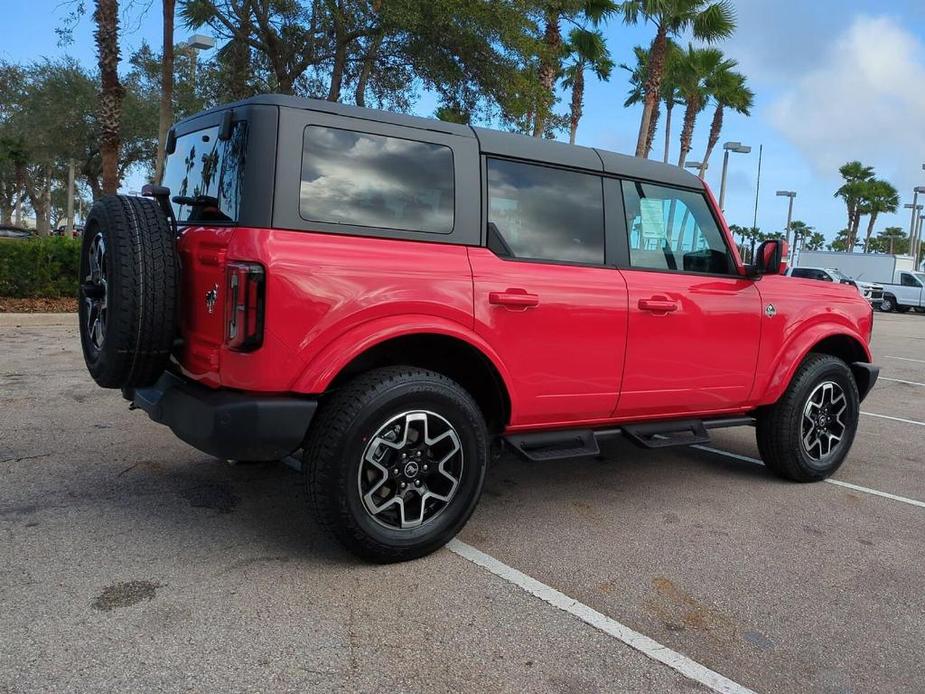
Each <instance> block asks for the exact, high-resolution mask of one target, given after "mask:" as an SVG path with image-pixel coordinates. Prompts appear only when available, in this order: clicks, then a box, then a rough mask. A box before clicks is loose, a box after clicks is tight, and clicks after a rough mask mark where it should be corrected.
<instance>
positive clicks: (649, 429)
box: [623, 419, 710, 448]
mask: <svg viewBox="0 0 925 694" xmlns="http://www.w3.org/2000/svg"><path fill="white" fill-rule="evenodd" d="M623 433H624V434H625V435H626V436H628V437H629V439H630V440H631V441H632V442H633V443H635V444H636V445H638V446H642V447H643V448H667V447H669V446H690V445H692V444H695V443H710V435H709V434H708V433H707V430H706V427H704V425H703V422H702V421H701V420H699V419H683V420H678V421H674V422H648V423H645V424H627V425H625V426H624V427H623Z"/></svg>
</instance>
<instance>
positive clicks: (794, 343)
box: [755, 314, 871, 405]
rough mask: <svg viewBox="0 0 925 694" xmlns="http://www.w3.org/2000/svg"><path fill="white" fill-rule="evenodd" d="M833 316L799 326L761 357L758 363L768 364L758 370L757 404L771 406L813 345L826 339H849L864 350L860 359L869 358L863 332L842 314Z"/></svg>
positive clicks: (868, 349)
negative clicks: (766, 356)
mask: <svg viewBox="0 0 925 694" xmlns="http://www.w3.org/2000/svg"><path fill="white" fill-rule="evenodd" d="M833 315H837V314H830V315H829V316H828V317H827V319H826V318H825V317H824V318H820V319H819V321H818V322H816V323H815V324H813V325H808V326H807V325H805V324H804V325H802V326H800V327H799V329H797V330H794V331H793V333H792V334H791V335H790V336H789V337H788V338H787V339H786V341H785V342H784V343H783V344H782V345H780V347H779V348H778V349H777V350H776V352H775V353H774V355H773V356H772V357H771V358H770V359H762V360H761V363H764V364H767V365H768V367H766V368H762V369H761V372H760V373H759V378H761V379H762V382H758V383H756V384H755V392H756V393H757V394H758V397H757V398H756V399H757V404H758V405H770V404H771V403H774V402H776V401H777V400H778V399H779V398H780V397H781V396H782V395H783V394H784V391H785V390H787V386H788V385H789V384H790V381H791V380H792V379H793V376H794V374H795V373H796V370H797V369H798V368H799V366H800V364H802V363H803V360H804V359H805V358H806V356H807V355H808V354H809V353H810V352H811V351H813V348H815V347H816V345H818V344H819V343H820V342H822V341H823V340H825V339H827V338H831V337H846V338H850V339H851V340H852V341H853V342H854V343H855V344H856V345H857V346H858V347H860V348H861V350H863V353H864V355H865V359H864V360H863V361H867V362H870V361H871V353H870V348H869V347H868V346H867V342H866V340H865V339H864V338H863V337H862V335H861V334H860V333H859V332H858V331H857V329H856V328H855V327H854V326H853V325H852V324H851V322H850V321H848V320H845V319H841V317H839V319H837V320H832V318H833ZM850 361H861V360H849V364H850Z"/></svg>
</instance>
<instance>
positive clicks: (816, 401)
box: [756, 354, 860, 482]
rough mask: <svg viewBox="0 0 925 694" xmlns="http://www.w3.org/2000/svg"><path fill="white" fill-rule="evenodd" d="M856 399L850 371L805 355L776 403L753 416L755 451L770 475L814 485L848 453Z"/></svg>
mask: <svg viewBox="0 0 925 694" xmlns="http://www.w3.org/2000/svg"><path fill="white" fill-rule="evenodd" d="M859 410H860V398H859V396H858V388H857V384H856V383H855V380H854V375H853V374H852V373H851V369H850V368H848V365H847V364H846V363H845V362H843V361H842V360H841V359H838V358H836V357H833V356H830V355H828V354H811V355H810V356H808V357H807V358H806V360H805V361H804V362H803V363H802V364H801V365H800V368H799V369H798V370H797V372H796V374H795V375H794V377H793V380H792V381H791V382H790V386H789V387H788V388H787V391H786V392H785V393H784V395H783V397H781V399H780V400H778V402H776V403H775V404H774V405H771V406H770V407H768V408H766V409H765V410H764V411H763V412H762V413H761V414H760V415H759V417H758V426H757V429H756V431H757V438H758V449H759V450H760V451H761V457H762V459H763V460H764V462H765V464H766V465H767V466H768V468H770V469H771V470H772V471H773V472H774V473H775V474H777V475H778V476H780V477H784V478H786V479H790V480H793V481H795V482H816V481H819V480H823V479H825V478H826V477H828V476H830V475H831V474H832V473H834V472H835V471H836V470H837V469H838V468H839V466H841V464H842V462H844V460H845V457H846V456H847V455H848V451H849V450H850V449H851V444H852V442H853V441H854V436H855V433H856V432H857V426H858V415H859Z"/></svg>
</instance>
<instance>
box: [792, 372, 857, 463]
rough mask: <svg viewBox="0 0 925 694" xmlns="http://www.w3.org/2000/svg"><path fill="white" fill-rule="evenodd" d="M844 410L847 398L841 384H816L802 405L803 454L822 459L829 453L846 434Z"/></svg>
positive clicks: (818, 459) (819, 460) (845, 410)
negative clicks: (803, 405) (804, 404)
mask: <svg viewBox="0 0 925 694" xmlns="http://www.w3.org/2000/svg"><path fill="white" fill-rule="evenodd" d="M847 410H848V399H847V398H846V397H845V391H844V390H842V387H841V386H840V385H838V384H837V383H835V382H834V381H824V382H822V383H820V384H819V385H818V386H816V388H815V389H814V390H813V392H812V393H811V394H810V396H809V399H808V400H807V401H806V406H805V407H804V408H803V421H802V430H801V440H802V441H803V450H804V451H805V452H806V455H808V456H809V457H810V458H812V459H813V460H815V461H817V462H822V461H823V460H825V459H826V458H827V457H828V456H830V455H831V454H832V451H833V450H834V449H835V448H837V447H838V444H839V443H841V440H842V438H843V437H844V435H845V430H846V429H847V426H846V424H845V422H844V420H843V417H844V416H845V413H846V412H847Z"/></svg>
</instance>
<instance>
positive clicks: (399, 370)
mask: <svg viewBox="0 0 925 694" xmlns="http://www.w3.org/2000/svg"><path fill="white" fill-rule="evenodd" d="M409 412H412V413H424V412H426V413H430V414H433V415H435V416H436V417H437V418H438V419H442V420H443V421H444V422H445V423H446V424H447V425H449V426H450V427H452V429H453V430H454V431H455V433H456V435H457V436H456V442H457V443H458V449H459V454H460V456H461V457H460V458H459V460H460V461H461V462H460V465H461V468H460V474H459V477H458V483H457V485H456V487H455V492H448V491H447V492H446V496H448V501H447V502H446V503H445V504H443V505H442V508H441V509H440V510H435V512H434V513H433V514H432V515H431V516H429V517H427V518H425V508H427V506H424V505H422V506H421V512H420V514H419V517H420V518H421V519H424V520H423V523H422V524H420V525H419V526H417V527H413V528H401V527H395V526H390V525H389V524H388V522H387V520H388V514H397V513H398V511H399V509H398V508H397V506H398V504H397V501H396V500H394V499H391V498H390V499H389V502H390V503H391V502H392V501H396V503H395V504H392V506H390V507H389V508H388V509H387V511H384V512H383V515H382V516H377V517H376V518H379V520H377V519H376V518H374V514H373V512H372V511H370V510H368V508H367V505H366V503H367V502H366V501H365V500H364V499H365V497H366V496H369V495H371V494H372V490H368V491H367V492H366V495H364V493H363V491H362V489H361V487H362V485H363V484H364V480H367V479H368V478H366V477H363V476H361V472H363V473H364V474H368V473H369V472H370V469H369V465H370V463H369V462H368V461H366V460H365V458H366V456H367V455H372V456H373V457H375V454H376V453H377V452H378V451H380V450H381V451H382V452H383V456H382V457H381V458H379V460H380V462H384V463H387V464H386V465H385V466H384V467H385V468H386V470H385V471H384V473H383V472H379V471H377V470H374V471H373V472H375V475H382V477H381V478H380V479H379V480H375V479H373V480H372V482H377V481H378V482H379V483H380V484H381V485H382V492H383V493H384V494H385V496H390V495H394V496H397V495H398V494H399V493H400V492H399V487H398V485H399V484H400V483H401V482H402V481H404V482H406V483H407V485H408V487H409V488H408V489H407V490H406V491H405V492H404V495H405V497H406V499H409V500H410V501H409V503H410V504H411V505H412V506H413V505H414V502H415V499H418V500H421V499H423V498H424V497H425V496H426V495H427V493H429V492H428V489H429V487H430V486H431V485H437V486H439V485H440V484H441V483H447V482H446V479H445V477H444V476H442V473H439V474H438V473H436V471H435V467H436V466H434V465H431V468H432V469H431V471H430V472H429V473H423V472H422V473H421V475H422V480H421V483H422V487H421V488H422V489H423V490H424V492H425V493H423V494H415V493H414V492H413V486H414V484H417V482H418V479H417V478H413V479H412V478H410V477H404V476H403V475H404V474H405V472H406V469H404V468H402V469H401V473H400V474H399V475H397V476H395V477H394V480H395V481H394V485H393V482H392V481H391V480H392V477H390V475H392V471H393V470H398V469H399V466H403V465H405V464H406V463H405V461H404V459H402V458H400V455H401V452H402V451H404V450H411V448H407V449H397V448H395V449H393V450H389V446H388V444H382V443H376V442H377V441H380V442H381V441H382V440H383V439H382V438H381V437H380V436H377V434H380V433H381V432H382V431H383V430H385V428H386V425H387V424H388V425H391V424H393V423H394V422H399V426H404V427H405V429H404V432H400V431H399V430H396V434H395V436H402V441H407V440H408V439H409V438H410V436H409V435H406V433H405V432H411V431H412V428H411V425H410V424H408V423H407V422H408V421H409V419H408V418H407V417H406V415H407V414H408V413H409ZM402 417H405V420H404V421H403V422H402V421H399V420H401V418H402ZM415 431H416V430H415ZM415 435H416V434H415ZM439 435H440V434H438V436H439ZM374 437H375V438H374ZM431 438H435V436H433V435H432V436H431ZM448 438H449V440H450V441H449V443H448V445H449V446H451V447H452V446H454V445H455V444H454V443H453V442H452V440H453V437H448ZM444 441H447V438H446V437H445V438H444ZM400 443H401V441H398V440H397V439H396V443H395V446H398V445H400ZM374 445H375V446H376V448H370V447H372V446H374ZM383 445H384V446H385V447H384V448H383ZM444 450H445V449H444ZM370 451H372V453H370ZM442 454H443V451H442V450H441V452H440V453H439V454H438V455H439V456H442ZM414 455H415V454H414V453H413V452H412V453H411V460H413V459H414ZM425 455H429V453H425ZM488 456H489V443H488V433H487V430H486V426H485V420H484V418H483V416H482V413H481V411H480V410H479V408H478V405H476V403H475V401H474V400H473V399H472V396H471V395H469V393H468V392H466V391H465V390H464V389H463V388H462V387H461V386H459V384H457V383H456V382H454V381H452V380H450V379H449V378H447V377H446V376H443V375H441V374H438V373H434V372H432V371H426V370H424V369H418V368H413V367H388V368H382V369H376V370H373V371H370V372H368V373H366V374H363V375H361V376H359V377H357V378H356V379H355V380H353V381H352V382H350V383H349V384H347V385H346V386H345V387H343V388H341V389H339V390H337V391H336V392H334V393H333V394H331V396H330V399H329V400H328V401H327V402H325V403H323V405H322V407H321V409H320V410H319V412H318V415H317V416H316V418H315V419H314V421H313V422H312V424H311V427H310V430H309V434H308V437H307V439H306V444H305V451H304V465H303V468H304V470H305V474H306V485H307V491H308V498H309V505H310V506H311V508H312V511H313V512H314V515H315V518H316V519H317V521H318V523H319V524H320V525H321V526H322V527H323V528H325V529H326V530H327V531H329V532H330V533H331V534H332V535H333V536H334V537H335V538H336V539H337V540H338V541H340V543H341V544H343V545H344V547H346V548H347V549H348V550H349V551H351V552H353V553H354V554H356V555H358V556H360V557H362V558H364V559H367V560H370V561H374V562H380V563H387V562H399V561H406V560H409V559H414V558H416V557H421V556H424V555H426V554H430V553H431V552H433V551H435V550H437V549H439V548H440V547H442V546H443V545H445V544H446V543H447V542H449V541H450V540H451V539H452V538H453V537H454V536H455V535H456V534H457V533H458V532H459V531H460V530H461V529H462V527H463V526H464V525H465V524H466V521H468V520H469V517H470V516H471V515H472V512H473V510H474V509H475V506H476V503H478V499H479V496H480V495H481V492H482V484H483V482H484V479H485V469H486V466H487V463H488ZM427 459H428V458H426V457H425V459H424V460H427ZM429 459H430V460H434V458H429ZM418 460H420V458H419V459H418ZM393 462H394V463H395V467H394V468H393ZM361 464H362V465H364V466H366V467H363V468H362V470H361ZM420 467H421V468H423V469H424V470H426V469H427V467H426V466H425V465H421V466H420ZM375 475H374V477H375ZM425 475H429V477H426V476H425ZM434 477H438V478H439V479H436V480H434ZM387 478H388V480H389V481H386V482H382V480H386V479H387ZM386 485H388V486H386ZM374 488H375V487H374ZM389 490H392V491H389ZM386 492H388V493H387V494H386ZM385 496H384V497H383V498H385ZM428 503H430V504H431V508H432V510H433V509H434V508H435V507H437V506H439V505H440V504H441V503H442V502H435V501H434V499H430V500H429V502H428ZM382 506H385V504H382ZM400 513H401V515H402V516H404V514H405V506H404V502H402V504H401V509H400ZM409 515H410V516H413V515H415V514H412V513H410V512H409Z"/></svg>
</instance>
